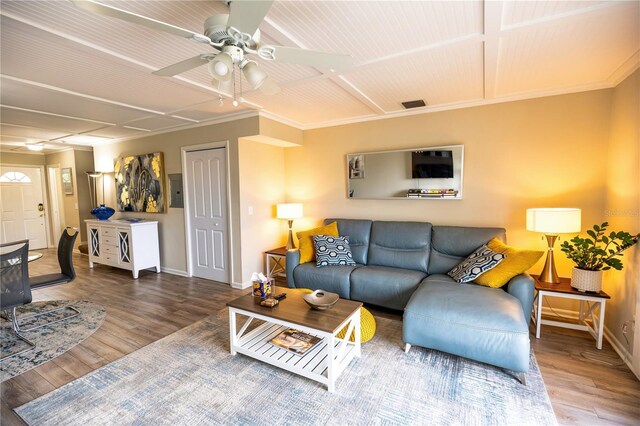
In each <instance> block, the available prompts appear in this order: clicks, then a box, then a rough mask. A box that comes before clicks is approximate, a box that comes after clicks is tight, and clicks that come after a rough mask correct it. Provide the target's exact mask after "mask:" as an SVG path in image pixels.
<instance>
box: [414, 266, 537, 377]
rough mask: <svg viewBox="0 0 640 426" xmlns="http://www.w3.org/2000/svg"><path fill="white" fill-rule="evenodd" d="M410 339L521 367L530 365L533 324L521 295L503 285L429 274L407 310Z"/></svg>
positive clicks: (484, 360)
mask: <svg viewBox="0 0 640 426" xmlns="http://www.w3.org/2000/svg"><path fill="white" fill-rule="evenodd" d="M403 338H404V341H405V342H406V343H410V344H414V345H418V346H423V347H427V348H432V349H437V350H440V351H443V352H448V353H452V354H454V355H459V356H463V357H465V358H470V359H474V360H476V361H480V362H486V363H488V364H492V365H497V366H499V367H504V368H508V369H511V370H515V371H518V372H526V371H528V369H529V328H528V323H527V321H526V320H525V316H524V313H523V311H522V306H521V304H520V302H519V301H518V299H516V298H515V297H513V296H511V295H510V294H508V293H507V292H505V291H503V290H501V289H499V288H489V287H482V286H479V285H475V284H458V283H456V282H455V281H453V280H452V279H451V278H450V277H448V276H446V275H431V276H429V277H427V278H426V279H425V280H424V281H422V283H421V284H420V286H419V287H418V289H417V290H416V291H415V293H413V295H412V296H411V300H409V303H408V304H407V307H406V308H405V310H404V322H403Z"/></svg>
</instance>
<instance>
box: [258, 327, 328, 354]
mask: <svg viewBox="0 0 640 426" xmlns="http://www.w3.org/2000/svg"><path fill="white" fill-rule="evenodd" d="M321 340H322V339H321V338H319V337H316V336H312V335H311V334H307V333H303V332H302V331H299V330H294V329H293V328H290V329H288V330H285V331H283V332H282V333H280V334H278V335H277V336H276V337H274V338H273V339H271V343H272V344H274V345H276V346H280V347H281V348H283V349H286V350H288V351H289V352H291V353H294V354H296V355H304V354H305V353H307V352H308V351H309V350H311V348H313V347H314V346H316V345H317V344H318V343H320V341H321Z"/></svg>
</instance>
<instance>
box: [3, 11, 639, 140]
mask: <svg viewBox="0 0 640 426" xmlns="http://www.w3.org/2000/svg"><path fill="white" fill-rule="evenodd" d="M105 3H109V4H112V5H115V6H117V7H120V8H122V9H126V10H128V11H131V12H135V13H138V14H141V15H144V16H148V17H151V18H154V19H157V20H160V21H163V22H168V23H171V24H173V25H177V26H179V27H183V28H187V29H189V30H192V31H196V32H201V31H202V23H203V21H204V19H205V18H207V17H208V16H211V15H214V14H218V13H228V7H227V6H226V4H225V3H224V2H221V1H202V0H200V1H166V0H157V1H109V2H107V1H105ZM0 13H1V15H2V17H1V19H2V20H1V22H0V31H1V33H0V36H1V46H0V48H1V49H0V54H1V58H0V59H1V61H0V74H1V76H0V103H1V104H2V108H1V110H0V114H1V115H0V122H1V126H2V127H1V132H0V133H1V138H0V147H1V148H2V149H3V150H19V151H25V150H26V149H25V147H24V145H25V144H29V143H38V142H43V141H44V144H45V147H46V150H45V152H49V151H54V150H58V149H64V148H67V147H69V146H70V145H96V144H100V143H109V142H111V141H113V140H117V139H119V138H130V137H136V136H142V135H146V134H150V133H153V132H163V131H168V130H172V129H178V128H184V127H188V126H193V125H200V124H206V123H207V122H214V121H217V120H221V119H224V118H225V117H229V116H235V115H237V114H242V113H247V112H249V111H250V110H260V111H261V112H263V113H265V114H266V115H267V116H271V117H273V118H277V119H280V120H282V121H284V122H287V123H289V124H292V125H295V126H297V127H299V128H303V129H305V128H313V127H320V126H326V125H331V124H340V123H345V122H350V121H360V120H368V119H377V118H381V117H391V116H397V115H402V114H415V113H416V112H428V111H437V110H443V109H451V108H461V107H465V106H472V105H480V104H483V103H493V102H502V101H509V100H515V99H526V98H532V97H538V96H545V95H553V94H561V93H570V92H575V91H582V90H591V89H598V88H606V87H613V86H615V85H616V84H618V83H619V82H620V81H621V80H622V79H623V78H624V77H626V76H627V75H629V73H630V72H632V71H633V70H634V69H636V68H637V67H638V64H639V63H640V2H638V1H629V2H614V1H606V2H604V1H518V2H515V1H513V2H512V1H508V2H500V1H490V2H482V1H468V2H461V1H444V2H431V1H276V3H275V4H274V5H273V6H272V8H271V10H270V11H269V13H268V15H267V18H266V19H265V21H264V22H263V24H262V25H261V26H260V29H261V31H262V33H263V41H265V40H266V41H267V42H268V43H270V44H281V45H286V46H294V47H302V48H309V49H315V50H322V51H333V52H338V53H349V54H351V55H352V56H353V58H354V63H355V66H354V67H353V68H351V69H348V70H346V71H343V72H342V73H331V72H329V71H327V72H324V73H323V72H322V71H321V70H317V69H314V68H311V67H306V66H300V65H290V64H281V63H280V64H279V63H273V62H266V61H262V60H260V59H258V61H259V62H261V64H262V65H263V66H264V68H265V69H266V70H267V71H268V73H269V74H270V76H272V77H273V78H274V79H275V80H276V81H278V82H279V83H280V85H281V86H282V88H283V90H282V92H281V93H279V94H277V95H273V96H266V95H264V94H262V93H261V92H259V91H251V92H245V93H244V98H245V100H246V102H244V103H242V104H241V105H240V106H238V107H233V106H232V105H231V102H230V99H229V95H228V94H227V92H228V90H229V89H226V90H227V91H226V92H225V90H222V91H221V92H219V91H218V87H212V86H211V77H210V76H209V74H208V72H207V69H206V67H200V68H197V69H195V70H192V71H189V72H187V73H184V74H181V75H180V76H179V77H173V78H167V77H158V76H155V75H152V74H151V72H152V71H154V70H157V69H159V68H162V67H165V66H167V65H170V64H173V63H175V62H179V61H181V60H184V59H187V58H190V57H193V56H196V55H198V54H200V53H211V52H214V51H213V50H212V49H211V48H209V47H208V46H204V45H202V44H199V43H194V42H192V41H189V40H186V39H182V38H179V37H176V36H173V35H171V34H166V33H163V32H159V31H154V30H151V29H148V28H146V27H141V26H137V25H134V24H130V23H127V22H123V21H120V20H118V19H113V18H108V17H104V16H100V15H96V14H93V13H91V12H88V11H85V10H81V9H78V8H76V7H74V6H73V4H72V3H70V2H68V1H51V0H46V1H22V0H19V1H10V0H2V9H1V10H0ZM244 87H245V89H246V87H248V85H247V84H246V82H245V85H244ZM223 89H224V88H223ZM220 93H222V96H223V97H224V98H225V99H226V100H225V102H224V104H223V105H220V102H219V97H220V96H221V95H220ZM415 99H424V100H425V102H426V103H427V106H426V107H424V108H420V109H419V110H411V111H405V110H404V109H403V108H402V106H401V104H400V103H401V102H402V101H408V100H415Z"/></svg>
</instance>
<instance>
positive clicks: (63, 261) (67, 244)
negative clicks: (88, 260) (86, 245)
mask: <svg viewBox="0 0 640 426" xmlns="http://www.w3.org/2000/svg"><path fill="white" fill-rule="evenodd" d="M72 229H73V228H71V227H69V226H67V227H66V228H64V231H62V235H61V236H60V241H59V242H58V263H59V264H60V270H61V272H62V274H63V275H66V276H67V277H69V281H73V280H74V279H75V278H76V270H75V269H74V268H73V245H74V244H75V242H76V238H78V231H75V233H74V234H73V235H71V234H69V231H70V230H72Z"/></svg>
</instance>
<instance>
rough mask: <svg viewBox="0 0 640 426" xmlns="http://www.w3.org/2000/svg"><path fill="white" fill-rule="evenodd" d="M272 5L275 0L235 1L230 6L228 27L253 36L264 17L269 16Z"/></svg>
mask: <svg viewBox="0 0 640 426" xmlns="http://www.w3.org/2000/svg"><path fill="white" fill-rule="evenodd" d="M272 4H273V0H264V1H255V0H253V1H252V0H233V1H232V2H231V5H230V11H229V21H228V22H227V26H229V27H233V28H235V29H237V30H239V31H242V32H244V33H247V34H249V35H253V33H255V32H256V30H257V29H258V27H259V26H260V24H261V23H262V21H263V20H264V17H265V16H267V12H269V9H270V8H271V5H272Z"/></svg>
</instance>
